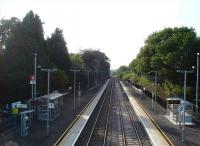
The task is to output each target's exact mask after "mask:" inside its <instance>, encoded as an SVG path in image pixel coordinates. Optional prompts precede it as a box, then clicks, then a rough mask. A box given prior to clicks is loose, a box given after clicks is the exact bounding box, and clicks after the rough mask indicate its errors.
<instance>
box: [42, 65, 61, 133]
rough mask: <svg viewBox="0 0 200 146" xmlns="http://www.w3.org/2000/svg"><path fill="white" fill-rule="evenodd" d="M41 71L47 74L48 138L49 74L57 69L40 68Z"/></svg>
mask: <svg viewBox="0 0 200 146" xmlns="http://www.w3.org/2000/svg"><path fill="white" fill-rule="evenodd" d="M41 71H45V72H47V76H48V81H47V136H49V93H50V73H51V72H55V71H57V69H46V68H41Z"/></svg>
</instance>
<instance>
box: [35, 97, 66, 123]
mask: <svg viewBox="0 0 200 146" xmlns="http://www.w3.org/2000/svg"><path fill="white" fill-rule="evenodd" d="M66 94H67V93H64V94H61V93H50V94H49V96H48V95H44V96H41V97H38V98H37V99H36V101H37V102H38V105H37V116H38V119H39V120H47V99H48V98H49V120H50V121H53V120H55V119H56V118H57V117H58V116H59V115H60V114H61V108H62V105H63V96H64V95H66Z"/></svg>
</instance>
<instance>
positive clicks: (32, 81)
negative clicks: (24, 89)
mask: <svg viewBox="0 0 200 146" xmlns="http://www.w3.org/2000/svg"><path fill="white" fill-rule="evenodd" d="M35 83H36V82H35V76H34V75H30V84H31V99H32V100H33V98H34V95H33V90H34V89H33V87H34V85H35Z"/></svg>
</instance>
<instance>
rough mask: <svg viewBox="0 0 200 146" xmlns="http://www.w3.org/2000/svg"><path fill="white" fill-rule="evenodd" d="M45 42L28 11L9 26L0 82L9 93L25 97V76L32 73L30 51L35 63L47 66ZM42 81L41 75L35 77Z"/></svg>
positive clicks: (36, 18) (27, 93)
mask: <svg viewBox="0 0 200 146" xmlns="http://www.w3.org/2000/svg"><path fill="white" fill-rule="evenodd" d="M46 52H47V50H46V43H45V40H44V35H43V28H42V22H41V20H40V18H39V16H38V15H35V14H34V13H33V12H32V11H30V12H28V13H27V14H26V16H25V17H24V19H23V21H22V22H19V23H17V25H16V27H15V28H14V29H12V30H11V33H10V35H9V37H8V38H7V39H6V42H5V60H4V65H3V66H4V85H5V89H6V90H5V92H6V95H7V96H9V97H15V98H16V97H18V98H29V97H30V86H29V76H30V75H31V74H33V64H34V62H33V58H34V53H37V54H38V64H39V65H41V66H47V64H48V60H47V57H46ZM38 81H39V82H40V81H42V77H39V78H38Z"/></svg>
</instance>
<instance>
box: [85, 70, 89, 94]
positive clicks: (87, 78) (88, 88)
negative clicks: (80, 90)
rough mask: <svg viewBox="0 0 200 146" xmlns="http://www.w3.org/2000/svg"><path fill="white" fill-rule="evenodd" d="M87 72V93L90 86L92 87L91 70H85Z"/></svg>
mask: <svg viewBox="0 0 200 146" xmlns="http://www.w3.org/2000/svg"><path fill="white" fill-rule="evenodd" d="M85 71H86V72H87V84H88V85H87V94H88V92H89V88H90V71H89V70H85Z"/></svg>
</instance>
